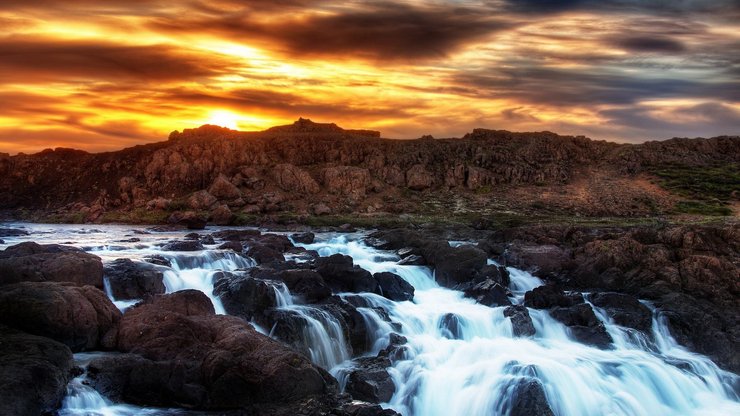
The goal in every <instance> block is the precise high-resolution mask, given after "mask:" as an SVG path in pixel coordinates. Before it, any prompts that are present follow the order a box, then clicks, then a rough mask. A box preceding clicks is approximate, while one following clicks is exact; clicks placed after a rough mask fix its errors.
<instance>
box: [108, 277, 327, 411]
mask: <svg viewBox="0 0 740 416" xmlns="http://www.w3.org/2000/svg"><path fill="white" fill-rule="evenodd" d="M206 305H207V307H206ZM118 339H119V343H118V346H119V349H120V350H121V351H123V352H127V353H133V354H139V355H140V356H141V357H142V358H143V359H145V360H147V362H148V363H146V362H144V363H136V362H132V360H129V361H127V362H125V363H124V364H125V365H127V366H130V370H127V369H126V368H124V369H121V368H120V367H121V366H122V365H117V366H116V365H111V363H105V364H98V365H96V366H95V368H96V369H97V371H98V374H100V373H101V372H104V373H113V374H114V375H116V378H118V381H117V382H116V383H115V385H117V386H120V387H119V389H122V391H121V392H120V395H121V396H122V397H126V398H128V399H130V400H131V401H132V402H134V403H137V404H144V405H157V406H178V407H183V406H185V407H190V408H194V409H252V411H254V412H256V414H260V412H259V411H257V410H256V408H255V406H257V407H258V406H263V405H268V404H276V403H279V404H280V405H283V406H287V405H290V404H295V403H298V402H302V401H304V400H308V399H310V398H317V399H318V398H322V397H326V396H327V395H332V394H336V390H335V389H336V385H335V384H332V383H330V382H329V381H328V380H329V377H328V376H327V375H326V373H325V372H324V371H323V370H320V369H318V368H317V367H315V366H314V365H312V364H311V363H310V362H309V361H308V359H307V358H305V357H304V356H303V355H301V354H298V353H296V352H295V351H293V350H291V349H290V348H288V347H286V346H284V345H282V344H281V343H279V342H277V341H275V340H272V339H270V338H268V337H266V336H264V335H262V334H259V333H258V332H256V331H255V330H254V329H253V328H252V327H251V325H249V324H248V323H246V322H244V321H243V320H242V319H241V318H237V317H233V316H224V315H214V313H213V306H212V305H211V304H210V300H209V299H208V298H207V297H206V296H205V295H204V294H203V293H201V292H198V291H183V292H176V293H173V294H169V295H162V296H158V297H154V298H152V299H150V300H149V301H147V302H145V303H142V304H139V305H136V306H135V307H133V308H131V309H129V310H128V311H127V312H126V314H125V315H124V317H123V319H122V320H121V325H120V330H119V338H118ZM134 360H135V359H134ZM97 377H100V376H97ZM134 380H135V381H138V383H135V382H133V381H134ZM108 384H109V385H110V384H113V383H108ZM141 386H151V389H147V391H143V392H142V391H141V390H143V389H142V387H141Z"/></svg>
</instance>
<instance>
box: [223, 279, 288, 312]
mask: <svg viewBox="0 0 740 416" xmlns="http://www.w3.org/2000/svg"><path fill="white" fill-rule="evenodd" d="M213 294H214V295H216V296H218V297H219V298H221V302H222V303H223V305H224V309H226V312H227V313H228V314H229V315H236V316H240V317H242V318H244V319H246V320H251V319H252V318H254V316H255V315H256V314H260V315H261V314H262V313H263V312H264V311H265V310H266V309H268V308H273V307H275V306H277V301H276V298H275V288H274V284H271V283H270V282H269V281H265V280H262V279H256V278H254V277H252V276H251V275H249V274H247V273H231V272H217V273H215V274H214V276H213Z"/></svg>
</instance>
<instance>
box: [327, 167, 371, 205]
mask: <svg viewBox="0 0 740 416" xmlns="http://www.w3.org/2000/svg"><path fill="white" fill-rule="evenodd" d="M321 181H322V183H323V184H324V187H326V189H327V190H328V191H329V192H330V193H333V194H340V195H348V196H350V197H363V196H365V194H366V193H367V188H368V186H369V185H370V182H371V180H370V172H369V171H368V170H367V169H364V168H360V167H355V166H334V167H329V168H326V169H323V170H322V171H321Z"/></svg>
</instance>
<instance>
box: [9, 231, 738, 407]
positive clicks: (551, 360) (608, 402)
mask: <svg viewBox="0 0 740 416" xmlns="http://www.w3.org/2000/svg"><path fill="white" fill-rule="evenodd" d="M30 227H34V228H36V229H35V230H34V234H39V233H42V232H44V233H46V234H45V237H44V240H45V242H47V243H58V244H59V243H67V242H71V243H72V244H75V245H78V246H84V247H88V250H89V251H91V252H92V253H94V254H96V255H98V256H100V257H102V258H103V259H104V260H113V259H116V258H120V257H126V258H132V259H142V258H143V257H145V256H150V255H153V254H156V255H160V256H163V257H165V258H166V259H167V260H169V261H170V263H171V264H172V267H171V268H169V269H168V270H167V271H166V272H165V286H166V289H167V292H172V291H176V290H181V289H185V288H192V289H197V290H201V291H203V292H204V293H206V294H207V295H208V296H209V297H210V298H211V299H212V301H213V302H214V305H216V308H217V310H218V311H220V312H221V313H223V307H222V306H221V304H220V300H219V299H218V298H217V297H215V296H214V295H213V284H212V274H213V273H214V272H216V271H217V270H224V271H233V270H236V269H245V268H249V267H252V266H254V262H252V261H251V259H248V258H245V257H242V256H239V255H237V254H235V253H231V252H226V251H221V250H205V251H200V252H188V253H173V252H165V251H162V250H160V249H159V244H160V243H161V242H162V240H163V239H171V238H181V237H182V235H181V234H182V233H180V234H176V233H170V234H166V233H156V234H152V235H146V234H135V235H136V236H137V241H136V242H127V240H129V238H127V239H126V240H119V241H120V243H119V242H116V243H115V244H111V243H110V241H111V239H112V238H124V237H132V235H131V234H130V233H131V232H132V231H131V230H130V229H128V228H126V227H123V226H104V227H101V228H102V229H103V230H79V229H78V228H77V227H74V226H54V228H52V229H49V230H46V229H45V228H42V227H48V226H36V225H29V228H30ZM318 237H319V242H317V243H314V244H310V245H302V246H304V247H305V248H307V249H313V250H317V251H318V252H319V254H320V255H322V256H328V255H331V254H335V253H341V254H346V255H349V256H351V257H352V258H353V259H354V262H355V264H357V265H359V266H360V267H362V268H364V269H366V270H368V271H370V272H371V273H376V272H382V271H389V272H393V273H396V274H398V275H399V276H401V277H402V278H403V279H405V280H406V281H407V282H409V283H410V284H411V285H413V286H414V288H415V290H416V292H415V297H414V300H413V301H405V302H393V301H390V300H388V299H385V298H383V297H381V296H378V295H374V294H368V293H364V294H340V296H342V297H344V298H345V299H348V300H349V297H351V296H354V297H360V298H361V299H360V300H361V302H357V300H356V299H355V300H353V301H352V302H351V303H353V304H357V305H359V306H358V308H357V310H358V311H359V312H360V314H362V316H363V319H364V320H365V324H366V326H367V328H368V331H367V333H368V339H367V342H368V345H369V346H371V348H370V351H369V354H370V355H374V354H376V353H377V352H378V351H380V350H381V349H383V348H384V347H385V346H387V345H388V340H389V338H390V334H391V333H392V332H398V333H400V334H402V335H404V336H405V337H406V338H407V339H408V343H407V345H406V347H407V348H406V351H405V353H404V354H403V355H401V356H400V358H399V359H398V360H397V361H395V362H394V363H393V366H392V367H391V368H390V369H389V372H390V374H391V376H392V378H393V381H394V383H395V385H396V390H395V393H394V395H393V396H392V398H391V399H390V400H389V401H388V403H385V404H384V406H385V407H390V408H393V409H395V410H397V411H399V412H400V413H402V414H404V415H406V416H414V415H419V416H420V415H424V416H427V415H429V416H434V415H445V416H447V415H499V414H500V415H506V414H509V412H510V410H511V407H512V402H513V401H514V400H515V398H516V397H517V395H518V394H520V392H521V391H523V389H524V388H525V387H526V386H531V385H532V383H533V382H535V380H536V383H540V385H541V386H542V391H543V393H544V396H545V397H546V399H547V402H548V403H549V405H550V407H551V408H552V410H553V412H554V413H555V414H556V415H559V416H570V415H589V416H590V415H650V416H652V415H713V416H715V415H735V414H740V403H738V395H737V390H736V389H737V386H738V385H739V384H740V378H739V377H738V376H737V375H734V374H731V373H727V372H724V371H722V370H720V369H719V368H718V367H717V366H716V365H715V364H714V363H713V362H711V361H710V360H709V359H708V358H706V357H703V356H701V355H698V354H694V353H691V352H689V351H687V350H686V349H684V348H683V347H681V346H679V345H678V344H677V343H676V341H675V340H674V339H673V338H672V337H671V335H670V332H669V331H668V326H667V323H666V321H665V318H664V317H663V316H662V314H661V312H660V311H659V310H655V308H653V307H652V306H651V305H648V306H649V307H650V308H651V309H652V310H653V312H654V313H653V322H652V333H651V334H649V335H648V336H645V335H643V334H641V333H639V332H637V331H635V330H632V329H629V328H623V327H620V326H618V325H616V324H614V323H613V322H612V321H611V320H610V319H609V317H608V315H607V314H606V313H605V311H602V310H600V309H599V308H596V307H594V312H595V313H596V315H597V317H598V318H599V319H600V320H601V321H602V322H603V323H604V325H605V328H606V330H607V332H608V333H609V334H610V335H611V337H612V338H613V340H614V348H613V349H610V350H600V349H597V348H593V347H590V346H587V345H584V344H580V343H578V342H576V341H575V340H574V339H573V337H571V336H570V335H569V329H568V328H567V327H565V326H564V325H563V324H561V323H560V322H558V321H556V320H554V319H553V318H552V317H551V316H550V315H549V313H548V312H547V311H544V310H536V309H529V310H528V311H529V315H530V317H531V319H532V322H533V325H534V327H535V330H536V334H535V335H534V336H533V337H531V338H517V337H514V336H513V329H512V324H511V321H510V320H509V319H508V318H506V317H504V314H503V309H504V308H489V307H486V306H483V305H479V304H476V303H475V302H474V301H472V300H470V299H468V298H465V297H464V296H463V295H462V293H460V292H456V291H452V290H449V289H445V288H442V287H440V286H439V285H438V284H437V283H436V282H435V280H434V276H433V273H432V272H431V271H430V269H428V268H427V267H423V266H399V265H398V264H397V261H398V257H397V256H395V255H394V254H392V253H388V252H383V251H379V250H376V249H372V248H370V247H367V246H365V245H363V244H362V243H360V242H359V236H348V235H339V236H336V235H335V236H331V235H323V236H322V235H320V236H318ZM32 238H34V237H33V236H29V237H18V238H12V239H7V240H6V243H5V244H6V245H8V244H16V243H18V242H21V241H28V240H29V239H32ZM139 239H140V241H139ZM322 239H323V241H322ZM455 244H456V245H460V244H465V243H464V242H455ZM508 271H509V273H510V278H511V283H510V286H509V289H510V290H511V292H512V298H511V300H512V303H514V304H521V303H522V300H523V295H524V293H525V292H526V291H528V290H531V289H532V288H534V287H536V286H539V285H541V284H542V282H541V281H540V280H539V279H537V278H536V277H534V276H532V275H530V274H528V273H525V272H523V271H520V270H516V269H512V268H508ZM275 283H276V284H275V285H274V286H273V287H274V289H275V299H276V304H277V309H279V310H282V311H284V312H286V313H292V314H295V315H296V316H298V317H300V318H301V319H303V320H304V322H305V324H304V326H303V327H302V328H303V329H305V330H304V331H303V332H302V333H301V335H300V336H301V337H302V339H301V342H302V343H303V346H304V349H305V350H306V351H307V354H308V355H309V356H310V357H311V358H312V359H313V360H314V362H316V363H318V364H319V365H322V366H323V367H324V368H327V369H329V370H330V372H331V373H332V374H333V375H335V377H337V378H338V379H339V381H340V385H341V386H344V384H345V383H344V381H346V375H347V369H349V368H351V366H352V362H351V361H350V358H351V357H350V353H349V351H350V348H349V347H348V346H347V345H346V342H345V337H344V334H343V329H342V328H341V324H340V323H339V322H338V321H337V320H336V318H335V317H334V316H332V314H331V313H328V312H327V311H325V310H323V309H321V308H320V307H318V306H311V305H296V304H294V302H293V298H292V296H291V295H290V292H289V291H288V289H287V287H285V285H284V284H282V283H279V282H275ZM109 295H110V291H109ZM117 305H118V306H119V307H122V308H123V307H126V306H128V304H126V303H121V302H118V303H117ZM380 310H382V311H384V312H383V313H381V312H380ZM381 315H383V316H381ZM385 315H387V316H388V317H390V319H391V320H392V323H389V322H387V320H386V319H384V316H385ZM76 358H78V359H84V358H85V356H84V355H77V356H76ZM176 412H177V411H176V410H172V411H168V410H167V409H145V408H140V407H136V406H129V405H122V404H113V403H111V402H110V401H109V400H107V399H106V398H104V397H102V396H101V395H100V394H99V393H98V392H96V391H95V390H93V389H92V388H90V387H89V386H87V385H86V384H85V383H84V375H83V376H80V377H78V378H75V379H74V380H73V381H72V382H71V383H70V384H69V388H68V395H67V397H66V398H65V400H64V404H63V407H62V409H60V414H61V415H64V416H67V415H69V416H72V415H75V416H76V415H116V416H128V415H139V414H175V413H176Z"/></svg>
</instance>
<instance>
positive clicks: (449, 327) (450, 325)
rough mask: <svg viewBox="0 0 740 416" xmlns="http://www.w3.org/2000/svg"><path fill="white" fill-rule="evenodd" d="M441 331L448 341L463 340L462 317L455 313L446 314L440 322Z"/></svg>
mask: <svg viewBox="0 0 740 416" xmlns="http://www.w3.org/2000/svg"><path fill="white" fill-rule="evenodd" d="M439 329H440V331H441V332H442V336H443V337H445V338H448V339H462V326H461V324H460V317H459V316H457V315H455V314H454V313H446V314H444V315H442V318H441V319H440V320H439Z"/></svg>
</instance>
